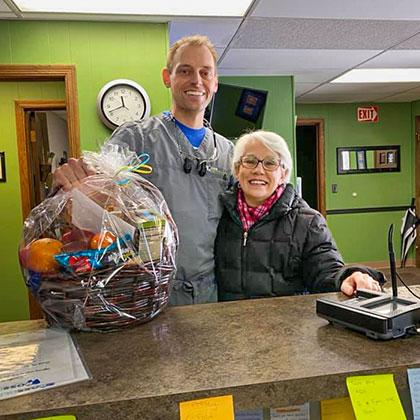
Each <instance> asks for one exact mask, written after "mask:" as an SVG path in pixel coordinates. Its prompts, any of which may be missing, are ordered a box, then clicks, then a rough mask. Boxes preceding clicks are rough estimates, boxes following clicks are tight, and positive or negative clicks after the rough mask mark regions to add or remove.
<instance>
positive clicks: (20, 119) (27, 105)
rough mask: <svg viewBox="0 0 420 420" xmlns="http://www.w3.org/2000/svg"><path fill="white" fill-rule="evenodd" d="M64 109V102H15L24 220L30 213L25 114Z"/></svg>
mask: <svg viewBox="0 0 420 420" xmlns="http://www.w3.org/2000/svg"><path fill="white" fill-rule="evenodd" d="M56 109H66V102H65V101H15V115H16V137H17V148H18V157H19V174H20V195H21V204H22V216H23V219H24V220H25V219H26V218H27V217H28V215H29V212H30V211H31V200H30V187H29V174H30V170H29V168H28V163H29V159H28V156H29V151H28V142H27V133H26V121H25V118H26V112H27V111H31V110H36V111H39V110H56Z"/></svg>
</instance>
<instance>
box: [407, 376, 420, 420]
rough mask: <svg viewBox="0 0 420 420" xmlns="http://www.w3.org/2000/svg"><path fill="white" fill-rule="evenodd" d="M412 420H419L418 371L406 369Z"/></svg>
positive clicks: (419, 383)
mask: <svg viewBox="0 0 420 420" xmlns="http://www.w3.org/2000/svg"><path fill="white" fill-rule="evenodd" d="M407 373H408V385H409V386H410V396H411V405H412V407H413V418H414V420H420V369H419V368H416V369H407Z"/></svg>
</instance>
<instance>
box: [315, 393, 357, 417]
mask: <svg viewBox="0 0 420 420" xmlns="http://www.w3.org/2000/svg"><path fill="white" fill-rule="evenodd" d="M321 420H356V417H354V411H353V407H352V405H351V401H350V398H349V397H345V398H335V399H333V400H322V401H321Z"/></svg>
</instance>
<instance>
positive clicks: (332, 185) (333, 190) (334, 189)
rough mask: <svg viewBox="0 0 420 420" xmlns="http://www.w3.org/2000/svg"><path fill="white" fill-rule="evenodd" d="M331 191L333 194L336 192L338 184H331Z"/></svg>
mask: <svg viewBox="0 0 420 420" xmlns="http://www.w3.org/2000/svg"><path fill="white" fill-rule="evenodd" d="M331 191H332V192H333V193H334V194H336V193H338V184H331Z"/></svg>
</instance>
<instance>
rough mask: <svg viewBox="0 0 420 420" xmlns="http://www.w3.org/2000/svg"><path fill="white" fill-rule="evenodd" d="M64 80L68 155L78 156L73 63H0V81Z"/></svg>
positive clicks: (77, 118)
mask: <svg viewBox="0 0 420 420" xmlns="http://www.w3.org/2000/svg"><path fill="white" fill-rule="evenodd" d="M56 80H61V81H64V86H65V93H66V101H65V103H66V110H67V130H68V133H67V134H68V141H69V155H70V156H71V157H79V156H80V126H79V109H78V103H77V82H76V66H75V65H72V64H71V65H62V64H55V65H14V64H0V82H5V81H16V82H21V81H56Z"/></svg>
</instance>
